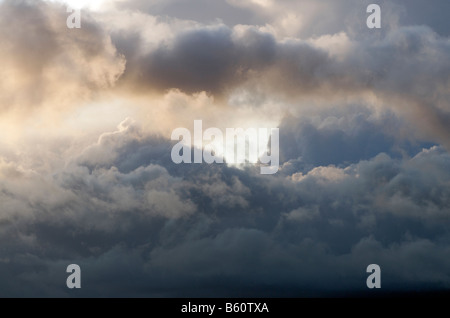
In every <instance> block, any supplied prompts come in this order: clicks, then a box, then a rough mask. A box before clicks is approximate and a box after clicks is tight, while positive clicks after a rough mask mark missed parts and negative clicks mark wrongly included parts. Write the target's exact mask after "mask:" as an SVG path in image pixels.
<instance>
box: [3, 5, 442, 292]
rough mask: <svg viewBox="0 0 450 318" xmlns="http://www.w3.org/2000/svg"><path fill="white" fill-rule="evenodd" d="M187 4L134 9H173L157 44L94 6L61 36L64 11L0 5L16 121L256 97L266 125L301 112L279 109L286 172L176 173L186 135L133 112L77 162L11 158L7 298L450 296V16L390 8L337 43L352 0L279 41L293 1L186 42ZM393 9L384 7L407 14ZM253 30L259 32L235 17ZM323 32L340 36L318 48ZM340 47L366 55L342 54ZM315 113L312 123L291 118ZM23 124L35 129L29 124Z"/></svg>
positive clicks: (197, 32) (193, 28) (219, 169)
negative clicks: (372, 280)
mask: <svg viewBox="0 0 450 318" xmlns="http://www.w3.org/2000/svg"><path fill="white" fill-rule="evenodd" d="M181 2H182V1H178V0H176V1H175V0H174V1H168V2H167V3H169V4H167V5H163V4H162V3H161V2H158V1H155V2H152V3H153V4H154V5H148V4H147V2H145V3H144V2H143V1H138V0H137V1H129V2H128V3H126V4H123V6H124V7H123V8H128V9H135V10H139V13H141V14H144V13H145V14H147V13H148V12H146V11H150V12H156V13H154V14H162V15H165V14H167V15H168V16H169V17H166V18H167V19H161V20H160V22H161V21H162V22H161V24H164V23H166V24H164V25H162V27H163V28H164V30H166V31H167V30H171V31H167V33H171V32H173V34H170V36H168V38H167V39H164V40H162V41H161V42H160V43H156V44H155V43H153V46H151V45H149V48H146V49H144V48H145V47H146V45H147V44H148V43H147V42H148V41H147V40H148V39H146V38H145V36H144V35H145V34H144V33H143V32H140V30H133V32H130V30H127V28H126V27H124V26H122V25H120V23H118V25H115V24H114V25H112V26H108V27H106V26H105V25H103V24H102V23H101V22H100V21H101V18H99V16H100V15H96V14H95V13H94V12H92V14H86V15H85V20H83V28H82V29H81V30H79V32H71V33H67V30H66V29H65V28H60V26H61V25H64V24H65V18H66V16H65V14H66V12H65V11H64V10H62V9H64V7H63V6H62V5H54V4H50V3H48V2H45V3H44V2H42V1H7V0H6V1H3V2H1V3H0V8H1V10H0V41H1V43H3V44H5V45H4V46H2V48H1V50H2V54H3V55H2V57H3V60H4V65H5V69H6V71H5V73H0V74H1V75H2V76H3V78H2V80H3V81H2V82H1V84H0V104H1V105H0V107H1V110H2V111H5V112H7V111H8V110H10V109H14V110H16V108H18V109H20V110H22V111H24V112H25V113H27V111H28V110H29V109H33V110H35V109H38V110H39V109H40V108H45V107H47V108H51V109H52V107H51V106H54V107H55V108H57V110H55V111H61V112H63V110H65V109H66V108H67V109H73V107H76V105H77V104H78V103H80V101H81V102H85V101H88V102H90V101H92V100H95V98H98V99H99V100H102V99H101V97H102V94H103V93H105V94H112V95H114V94H117V96H118V97H119V98H121V97H123V98H124V99H127V98H131V100H132V99H133V98H132V97H134V96H135V95H140V96H141V95H144V96H146V94H154V95H157V96H165V94H166V93H167V92H168V91H170V90H172V89H175V90H177V91H178V92H182V93H183V94H185V96H187V99H188V98H190V97H192V96H195V94H196V93H200V92H203V93H205V92H206V94H208V97H211V99H214V98H215V99H216V100H218V101H219V102H220V103H222V104H224V106H223V107H226V106H230V105H226V104H227V102H228V101H229V99H230V98H231V97H232V96H233V94H234V93H236V92H237V91H243V92H245V93H248V95H251V98H250V100H251V101H252V103H250V104H252V107H253V108H252V109H254V111H255V113H257V112H258V111H259V107H260V106H261V105H263V104H264V103H266V102H267V103H269V104H270V102H273V100H276V101H278V102H279V103H281V104H284V103H286V105H291V106H292V107H288V106H286V109H287V110H286V109H285V108H283V107H281V106H280V109H279V110H278V109H277V111H279V113H281V112H286V117H285V118H284V119H283V120H282V121H281V123H280V125H279V128H280V132H281V135H280V146H281V148H280V149H281V153H280V162H281V164H282V166H281V167H280V170H279V172H278V173H277V174H276V175H270V176H267V175H266V176H265V175H261V174H260V173H259V169H258V167H255V166H246V167H242V169H238V168H236V167H232V166H227V165H206V164H191V165H176V164H174V163H172V161H171V159H170V150H171V147H172V146H173V142H171V141H169V140H168V138H167V137H166V136H156V135H148V134H147V133H144V131H143V130H141V129H140V128H139V125H138V124H136V123H135V122H133V121H132V120H130V119H127V120H125V121H123V122H122V123H121V124H120V125H119V127H118V130H117V131H114V132H109V133H104V134H102V135H101V136H100V137H99V138H98V142H96V143H93V144H92V145H90V146H89V147H86V148H83V151H82V152H81V153H77V154H73V153H71V151H70V149H67V152H64V154H62V153H60V152H61V149H62V148H64V147H61V146H59V147H60V148H58V149H57V150H54V149H46V150H48V151H49V153H50V154H51V155H48V154H47V157H45V156H44V155H42V156H41V155H40V154H41V152H39V153H37V154H34V157H33V156H31V155H30V156H27V153H26V152H24V154H23V156H22V153H21V152H20V151H18V152H17V153H16V154H14V152H13V151H11V152H4V153H1V154H0V203H1V205H0V242H1V243H0V296H3V297H77V296H79V297H316V296H317V297H332V296H339V297H364V296H380V297H382V296H386V295H387V296H391V295H394V296H403V295H408V296H416V295H431V296H432V295H448V292H449V290H450V223H449V215H450V154H449V153H448V149H450V133H449V132H450V130H449V127H450V125H449V123H450V115H449V114H450V107H449V102H448V101H449V87H450V86H449V83H450V76H449V74H450V60H449V59H448V56H449V52H450V42H449V39H448V37H446V34H447V33H446V31H445V29H446V24H445V23H444V19H442V17H441V16H440V17H439V19H436V20H433V23H432V22H429V21H430V18H429V14H427V15H426V16H423V17H422V19H421V21H424V22H426V23H427V24H429V25H422V24H420V25H417V23H415V22H414V21H416V20H414V21H412V20H411V18H412V17H414V14H407V17H399V19H400V20H401V21H406V22H404V24H402V25H397V24H396V22H395V21H396V19H395V13H396V12H394V13H392V16H389V15H387V16H386V18H387V19H386V20H388V21H387V23H386V28H384V29H383V30H381V31H380V32H379V33H376V34H375V35H372V36H367V37H366V36H365V35H366V34H367V30H365V27H364V30H365V31H362V32H361V34H358V30H359V29H358V28H356V27H355V28H354V30H355V31H354V33H352V32H349V34H348V35H345V36H341V35H339V36H337V37H336V34H330V33H329V32H328V31H327V30H330V29H332V30H339V32H341V31H345V29H346V27H348V26H357V25H358V23H359V22H358V21H359V20H358V19H357V20H358V21H356V22H355V21H353V22H352V21H350V20H352V17H351V16H350V15H351V13H352V12H354V11H352V10H353V9H352V10H349V11H348V12H350V13H349V15H347V13H345V14H344V13H343V12H344V11H345V12H346V9H347V8H351V7H353V5H354V4H355V2H354V1H348V2H345V5H343V6H340V7H339V14H342V15H343V18H342V19H337V18H335V19H332V20H331V21H332V22H330V23H325V22H323V23H321V24H320V25H317V26H311V27H305V30H303V31H299V34H301V35H302V36H304V38H302V37H301V36H300V35H299V34H297V35H298V37H297V38H292V37H291V38H285V39H283V40H281V39H280V38H279V37H277V36H276V35H275V34H274V33H270V32H268V31H267V29H264V28H263V27H262V26H263V25H264V23H265V22H267V23H273V24H274V25H276V23H277V22H279V19H280V13H279V12H280V11H281V12H284V11H285V10H287V9H289V10H294V9H295V10H297V9H298V8H296V5H293V2H292V1H280V2H279V3H280V8H281V9H283V10H273V11H274V12H267V11H264V9H263V8H262V6H260V7H258V9H257V10H253V9H254V8H253V7H251V6H245V5H244V6H243V5H241V6H239V5H237V4H236V3H235V2H233V1H226V2H224V1H220V2H217V3H219V4H217V7H216V6H214V5H211V6H210V7H208V12H209V13H210V14H212V15H215V14H217V13H215V12H219V11H220V10H222V9H223V10H224V11H226V12H230V11H229V10H231V11H232V12H238V13H239V14H236V16H235V17H234V18H231V17H230V18H228V19H224V23H221V22H214V23H212V22H211V24H207V25H206V24H202V23H193V21H190V22H189V23H190V24H189V23H187V24H186V25H190V27H186V28H183V29H182V30H178V31H176V28H175V27H174V28H173V30H172V28H171V27H172V26H171V25H170V23H175V22H176V21H175V20H173V21H172V20H171V19H170V17H181V18H185V17H186V16H183V15H182V14H181V13H180V12H174V11H177V10H178V9H177V4H179V3H181ZM193 3H195V4H196V5H199V6H203V5H204V4H205V3H206V2H205V1H203V0H202V1H193ZM208 3H209V2H208ZM299 3H302V4H309V5H311V4H312V2H310V1H306V0H305V1H299ZM333 3H336V2H333ZM412 3H413V5H412V7H414V8H416V9H414V10H415V12H420V13H421V10H419V9H417V8H421V6H420V5H419V4H418V2H417V1H412ZM439 3H442V2H441V1H439ZM328 4H329V3H328ZM384 4H386V6H385V7H383V10H385V9H386V10H389V8H391V9H392V7H389V6H388V2H384ZM334 6H335V4H334ZM426 6H429V4H426ZM305 7H306V6H305ZM393 7H395V8H396V6H393ZM221 8H222V9H221ZM217 9H219V11H217ZM274 9H276V8H274ZM430 10H431V12H433V13H435V12H436V11H435V9H430ZM313 11H314V10H312V12H313ZM319 11H320V10H319ZM441 11H442V12H443V13H445V14H447V11H448V10H447V11H445V10H441ZM116 13H117V12H116ZM128 13H130V12H128V11H127V12H126V14H125V15H124V19H125V18H129V17H128V16H127V14H128ZM196 13H197V12H194V11H192V12H185V14H187V15H188V16H192V17H193V18H198V17H197V16H195V14H196ZM313 13H314V12H313ZM333 13H334V12H333ZM311 14H312V13H311ZM314 14H315V13H314ZM447 15H448V14H447ZM447 15H445V19H446V18H447ZM133 17H134V18H136V19H138V18H139V15H136V16H133ZM97 18H98V19H99V21H97ZM103 18H104V17H103ZM389 18H391V19H390V20H389ZM247 19H248V20H249V21H251V22H252V23H253V25H245V26H244V25H240V26H238V25H235V23H238V22H239V23H240V21H242V20H247ZM156 20H157V19H156ZM337 20H339V21H337ZM391 20H392V21H391ZM24 21H27V22H30V21H31V22H33V23H24ZM164 21H168V22H164ZM174 21H175V22H174ZM202 21H203V22H204V23H210V22H205V21H215V20H214V19H213V18H211V19H210V18H209V17H205V20H202ZM321 21H326V19H322V20H321ZM342 21H346V22H345V23H349V24H348V25H347V24H342ZM383 21H384V20H383ZM445 21H446V20H445ZM178 22H179V21H178ZM178 22H177V23H178ZM194 22H195V21H194ZM263 22H264V23H263ZM338 22H339V23H341V24H342V26H340V27H339V28H337V29H336V28H334V26H335V24H336V23H338ZM363 22H364V21H363ZM158 23H159V22H158ZM124 24H126V23H124ZM156 24H157V23H156ZM355 33H356V34H355ZM294 35H295V34H294ZM321 35H330V39H329V40H330V41H331V40H336V39H338V40H336V41H338V42H339V41H343V43H340V42H339V43H338V45H337V48H338V49H337V48H336V47H333V48H326V47H321V46H320V45H318V44H317V43H318V41H319V39H318V36H321ZM322 40H323V39H322ZM327 41H328V40H327ZM319 42H320V41H319ZM339 45H341V46H342V47H343V48H344V49H348V48H351V49H350V50H348V51H345V50H343V51H342V52H341V51H339V48H340V47H339ZM343 52H344V53H343ZM73 70H77V71H76V72H74V71H73ZM5 74H6V75H5ZM10 74H13V75H16V76H15V77H13V76H9V75H10ZM24 74H25V75H26V76H25V75H24ZM7 75H8V76H7ZM19 75H24V76H23V77H21V76H19ZM11 78H13V80H12V81H8V80H9V79H11ZM3 83H6V84H3ZM113 87H116V88H117V89H113ZM114 96H116V95H114ZM62 97H64V98H62ZM244 99H245V98H244ZM350 100H351V102H350ZM355 100H356V101H358V102H355ZM253 101H258V103H256V104H257V105H253ZM359 101H360V102H359ZM246 102H247V101H246V100H244V101H243V102H242V104H245V103H246ZM315 102H317V107H316V109H314V111H315V113H314V115H311V116H304V117H302V116H301V114H302V112H301V111H300V112H299V113H300V115H298V116H293V115H292V114H291V111H292V112H293V113H294V112H295V110H296V109H297V108H299V109H300V110H302V107H304V104H308V103H311V104H312V105H313V106H314V105H316V104H315ZM62 104H64V105H62ZM275 104H276V103H275ZM55 105H57V106H55ZM69 105H70V107H68V106H69ZM276 105H278V104H276ZM215 106H216V105H212V106H211V107H215ZM235 106H236V107H240V105H235ZM261 107H262V106H261ZM274 107H278V106H274ZM305 107H306V106H305ZM150 108H151V106H149V110H150ZM186 108H188V109H187V111H190V110H191V109H189V105H187V106H186ZM282 108H283V109H282ZM330 108H333V109H334V110H332V111H330ZM208 111H210V110H209V109H208ZM213 111H214V109H213V110H211V112H213ZM33 114H34V113H33V112H32V111H31V110H30V114H28V113H27V114H26V115H24V117H27V116H28V117H27V119H28V118H30V117H33ZM2 115H3V113H2ZM280 116H281V115H280ZM26 122H27V120H25V119H24V120H23V122H21V123H20V125H21V126H20V125H19V126H20V128H21V129H23V130H24V131H28V130H27V129H29V127H27V124H26ZM165 128H166V127H165ZM173 128H175V127H173ZM49 138H50V137H49ZM75 143H76V142H75ZM17 146H18V147H19V146H21V145H17ZM44 146H45V147H48V148H52V147H53V146H52V145H44ZM71 146H73V145H70V146H69V147H68V148H70V147H71ZM24 147H25V146H24ZM36 147H37V148H39V147H40V144H39V143H38V145H37V146H36ZM74 147H75V146H74ZM19 148H20V147H19ZM33 149H34V148H33ZM46 150H43V151H42V153H45V151H46ZM55 154H58V155H55ZM58 156H60V157H61V158H59V159H58V158H54V157H58ZM35 157H39V158H35ZM58 160H60V161H61V162H57V161H58ZM47 161H48V162H47ZM30 162H31V163H30ZM54 162H57V163H58V164H54ZM53 164H54V165H53ZM72 263H75V264H78V265H80V266H81V270H82V283H81V284H82V288H81V289H80V290H69V289H68V288H67V287H66V284H65V283H66V278H67V275H68V274H67V273H66V267H67V265H69V264H72ZM372 263H376V264H378V265H380V266H381V270H382V273H381V279H382V290H381V291H375V293H372V291H368V290H367V288H366V285H365V284H366V278H367V275H368V274H367V273H366V267H367V265H369V264H372Z"/></svg>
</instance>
